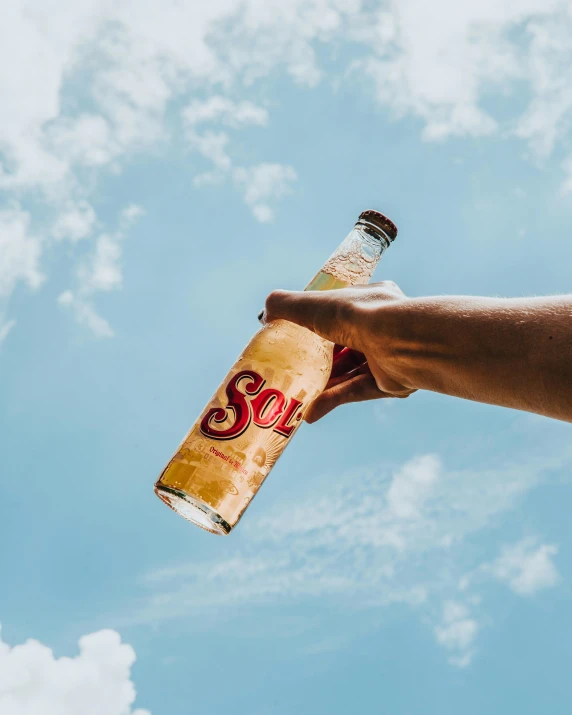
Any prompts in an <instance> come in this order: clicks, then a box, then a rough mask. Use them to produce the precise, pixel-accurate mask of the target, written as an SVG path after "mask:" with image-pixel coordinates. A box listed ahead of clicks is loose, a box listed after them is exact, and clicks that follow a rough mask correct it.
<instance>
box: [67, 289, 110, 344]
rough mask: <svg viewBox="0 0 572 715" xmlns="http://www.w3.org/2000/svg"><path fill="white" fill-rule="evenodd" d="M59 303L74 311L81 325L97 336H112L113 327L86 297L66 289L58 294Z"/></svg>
mask: <svg viewBox="0 0 572 715" xmlns="http://www.w3.org/2000/svg"><path fill="white" fill-rule="evenodd" d="M58 303H59V305H61V306H63V307H64V308H67V309H68V310H71V311H72V314H73V316H74V318H75V320H76V322H78V323H79V324H80V325H85V326H86V327H87V328H88V329H89V330H91V332H92V333H93V334H94V335H95V337H96V338H112V337H113V335H114V332H113V329H112V327H111V326H110V325H109V323H108V322H107V320H105V318H102V317H101V315H99V314H98V313H97V311H96V310H95V308H94V307H93V305H92V304H91V303H90V302H89V301H87V300H85V299H84V298H81V297H77V296H75V295H74V294H73V293H72V292H71V290H66V291H64V292H63V293H61V294H60V295H59V296H58Z"/></svg>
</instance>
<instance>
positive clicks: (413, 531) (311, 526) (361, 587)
mask: <svg viewBox="0 0 572 715" xmlns="http://www.w3.org/2000/svg"><path fill="white" fill-rule="evenodd" d="M562 459H564V457H563V458H562ZM555 464H556V461H555V462H549V461H548V460H545V461H544V462H537V463H535V462H534V460H532V459H530V460H529V461H528V462H527V463H522V464H512V465H505V466H502V467H499V468H497V469H493V470H491V469H484V468H483V469H480V470H448V469H446V468H445V466H444V465H443V464H442V462H441V460H440V459H439V458H438V457H437V456H435V455H423V456H420V457H417V458H415V459H412V460H410V461H409V462H407V463H405V464H404V465H401V466H391V465H381V466H379V467H376V468H369V469H365V468H364V469H356V470H353V471H351V472H350V473H347V474H345V475H342V476H339V475H336V476H335V477H332V476H331V475H330V478H328V479H327V480H324V481H323V483H320V484H315V485H314V488H313V489H312V490H311V491H310V492H309V493H307V494H305V495H303V496H300V497H299V498H298V499H297V500H296V501H295V502H294V503H290V504H286V505H283V506H281V507H280V508H279V509H276V510H275V511H274V512H272V513H270V514H267V515H265V516H264V517H262V518H260V519H258V520H257V521H256V522H254V523H245V524H244V525H241V527H240V528H241V529H242V530H243V533H244V539H243V547H242V548H240V549H239V550H238V551H236V550H235V553H234V555H233V556H232V557H231V558H227V559H220V560H219V561H216V562H214V563H212V562H211V563H208V564H206V563H201V562H196V561H194V562H192V563H186V564H185V563H183V564H174V565H171V566H168V567H164V568H159V569H155V570H152V571H150V572H148V573H147V574H145V576H144V579H143V583H144V585H145V588H146V589H148V590H149V595H148V597H146V598H144V599H143V601H142V602H141V603H140V604H139V605H138V607H137V608H135V609H134V610H133V611H132V612H131V615H130V616H129V618H128V621H129V622H137V623H156V622H158V621H161V620H163V619H169V618H183V617H189V615H190V614H191V615H192V616H193V615H194V616H198V614H201V613H206V612H209V611H210V610H211V609H213V608H218V607H221V606H223V605H224V606H226V607H231V606H232V607H237V608H249V607H251V606H253V605H262V604H275V603H284V602H292V601H298V602H299V601H307V600H312V599H315V598H320V599H324V598H327V599H331V600H333V601H334V602H337V603H338V604H341V605H343V607H344V609H348V610H349V611H351V610H355V609H362V608H381V607H387V606H390V605H391V604H399V603H401V604H407V605H409V606H410V607H412V608H414V609H416V610H419V612H420V615H421V616H422V618H423V620H425V621H428V622H429V624H430V625H431V627H432V628H433V630H434V633H435V637H436V640H437V642H438V644H440V645H441V646H443V647H444V648H445V649H446V650H447V651H448V652H449V659H450V661H451V663H452V664H453V665H456V666H457V667H465V666H467V665H468V664H469V663H470V661H471V659H472V657H473V655H474V652H475V640H476V637H477V634H478V632H479V630H480V629H481V620H480V616H479V614H478V613H476V612H474V611H475V603H476V602H477V601H478V594H477V593H476V592H475V591H474V588H472V584H471V582H470V579H465V581H464V582H463V581H462V576H463V574H466V573H468V572H470V571H472V570H478V571H479V572H480V573H481V574H483V578H485V579H486V578H488V579H489V580H490V579H491V578H499V577H500V576H499V574H503V578H506V579H510V581H509V582H510V583H511V584H515V585H516V588H517V589H518V588H520V589H521V591H522V588H525V589H526V588H532V583H534V584H535V586H534V587H535V588H539V586H540V584H541V583H544V584H547V583H548V581H549V580H550V569H549V567H547V562H546V559H547V557H549V556H550V555H551V554H552V552H551V551H550V550H548V552H546V551H544V550H540V551H539V550H538V549H537V550H536V551H534V550H532V551H531V550H530V548H529V547H528V545H527V546H526V548H524V550H519V551H517V552H514V551H508V552H506V553H504V552H503V555H502V556H501V558H500V560H499V561H497V562H495V566H494V569H492V570H490V571H488V572H486V570H485V569H484V567H482V566H481V563H480V562H479V561H478V562H476V563H471V556H470V555H469V554H468V553H467V551H466V550H465V548H464V542H465V541H466V539H467V538H469V537H471V538H474V537H475V535H477V534H479V533H483V534H484V533H486V531H487V529H489V528H491V527H494V526H495V525H496V524H497V523H498V522H499V520H500V519H502V518H503V516H504V515H505V514H506V512H508V511H509V510H511V509H512V508H514V507H515V505H517V504H518V503H519V502H520V500H521V499H522V498H523V496H524V495H525V494H526V493H527V492H528V491H529V490H531V489H532V488H533V487H534V486H535V485H536V484H537V483H538V482H539V481H540V479H541V478H542V475H543V474H544V473H545V471H546V470H547V469H549V468H551V467H552V466H554V465H555ZM515 554H516V555H515ZM517 557H518V558H517ZM472 558H474V557H472ZM519 559H520V560H519ZM485 572H486V575H485ZM533 572H534V573H535V574H536V580H535V578H534V577H533V576H532V573H533ZM505 574H507V575H506V576H505ZM539 574H541V575H539ZM479 587H482V581H481V582H480V583H479ZM441 604H444V605H441ZM439 611H441V613H440V614H439ZM340 635H344V634H343V633H342V634H340Z"/></svg>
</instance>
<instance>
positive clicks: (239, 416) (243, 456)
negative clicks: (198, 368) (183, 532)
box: [155, 211, 397, 534]
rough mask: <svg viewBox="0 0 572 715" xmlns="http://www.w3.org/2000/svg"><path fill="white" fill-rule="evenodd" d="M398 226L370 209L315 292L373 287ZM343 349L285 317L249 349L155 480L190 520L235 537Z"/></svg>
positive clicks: (310, 287)
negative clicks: (233, 532)
mask: <svg viewBox="0 0 572 715" xmlns="http://www.w3.org/2000/svg"><path fill="white" fill-rule="evenodd" d="M396 235H397V228H396V227H395V225H394V224H393V222H392V221H390V220H389V219H388V218H387V217H386V216H384V215H383V214H381V213H378V212H377V211H364V212H363V213H362V214H361V215H360V217H359V219H358V221H357V223H356V224H355V226H354V228H353V229H352V231H351V232H350V233H349V235H348V236H347V237H346V238H345V239H344V241H342V243H341V244H340V245H339V246H338V248H337V249H336V251H335V252H334V253H333V255H332V256H331V257H330V258H329V259H328V260H327V261H326V263H325V264H324V266H323V267H322V269H321V270H320V271H319V272H318V273H317V274H316V276H315V277H314V278H313V279H312V280H311V281H310V283H309V284H308V285H307V286H306V289H305V290H335V289H337V288H345V287H348V286H353V285H362V284H365V283H368V282H369V279H370V278H371V276H372V274H373V271H374V269H375V267H376V265H377V263H378V261H379V259H380V257H381V254H382V253H383V251H384V250H385V249H386V248H387V247H388V246H389V244H390V243H391V242H392V241H393V240H394V238H395V236H396ZM333 351H334V345H333V343H331V342H330V341H328V340H325V339H323V338H320V337H319V336H318V335H315V334H314V333H313V332H311V331H310V330H308V329H306V328H303V327H300V326H298V325H295V324H294V323H290V322H288V321H285V320H274V321H271V322H269V323H267V324H265V325H264V326H263V327H262V328H261V329H260V330H259V331H258V332H257V333H256V334H255V335H254V337H253V338H252V340H251V341H250V342H249V343H248V345H247V346H246V348H245V349H244V351H243V352H242V353H241V355H240V356H239V357H238V359H237V361H236V362H235V363H234V365H233V366H232V368H231V370H230V372H229V373H228V375H227V376H226V377H225V379H224V380H223V382H222V383H221V385H220V387H219V388H218V390H217V391H216V393H215V394H214V396H213V398H212V399H211V401H210V402H209V403H208V405H207V406H206V407H205V409H204V411H203V412H202V414H201V415H200V417H199V418H198V419H197V421H196V422H195V424H194V425H193V427H192V428H191V430H190V432H189V433H188V434H187V436H186V437H185V438H184V439H183V441H182V443H181V444H180V446H179V448H178V450H177V451H176V453H175V455H174V456H173V457H172V459H171V461H170V462H169V463H168V464H167V466H166V467H165V469H164V470H163V473H162V474H161V476H160V477H159V479H158V481H157V482H156V484H155V493H156V494H157V496H158V497H159V498H160V499H162V500H163V501H164V502H165V503H166V504H168V505H169V506H170V507H171V508H172V509H173V510H174V511H176V512H177V513H179V514H180V515H181V516H183V517H184V518H185V519H188V521H191V522H192V523H194V524H196V525H197V526H200V527H202V528H203V529H206V530H207V531H210V532H211V533H213V534H229V533H230V531H231V530H232V529H233V528H234V526H236V524H237V522H238V520H239V519H240V517H241V516H242V514H243V513H244V511H245V509H246V508H247V506H248V505H249V504H250V502H251V501H252V498H253V497H254V495H255V494H256V493H257V492H258V490H259V489H260V486H261V484H262V482H263V481H264V480H265V479H266V477H267V476H268V473H269V472H270V470H271V469H272V467H273V466H274V464H275V463H276V460H277V459H278V457H279V456H280V455H281V454H282V452H283V451H284V449H285V447H286V445H287V444H288V443H289V442H290V441H291V440H292V437H293V435H294V433H295V432H296V430H297V429H298V428H299V426H300V424H301V423H302V420H303V417H304V413H305V412H306V410H307V409H308V407H309V406H310V404H311V403H312V401H313V400H314V399H315V398H316V397H317V396H318V395H319V394H320V393H321V392H322V390H323V389H324V387H325V386H326V383H327V382H328V378H329V376H330V371H331V368H332V359H333Z"/></svg>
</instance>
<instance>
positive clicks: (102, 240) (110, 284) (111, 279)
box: [78, 234, 123, 294]
mask: <svg viewBox="0 0 572 715" xmlns="http://www.w3.org/2000/svg"><path fill="white" fill-rule="evenodd" d="M120 259H121V245H120V243H119V241H118V240H117V238H116V237H115V236H110V235H108V234H102V235H101V236H99V238H98V239H97V241H96V244H95V250H94V251H93V254H92V255H91V256H89V258H88V260H86V261H85V263H84V264H82V265H80V267H79V269H78V278H79V281H80V286H81V290H82V292H83V293H85V294H90V293H93V292H94V291H110V290H114V289H115V288H119V287H121V283H122V280H123V275H122V271H121V266H120V263H119V261H120Z"/></svg>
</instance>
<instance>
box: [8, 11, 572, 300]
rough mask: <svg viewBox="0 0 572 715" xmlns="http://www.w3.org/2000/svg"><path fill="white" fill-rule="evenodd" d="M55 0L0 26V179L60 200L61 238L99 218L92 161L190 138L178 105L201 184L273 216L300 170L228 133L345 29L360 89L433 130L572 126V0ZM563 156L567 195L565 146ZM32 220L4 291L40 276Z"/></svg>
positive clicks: (553, 142) (569, 173) (546, 149)
mask: <svg viewBox="0 0 572 715" xmlns="http://www.w3.org/2000/svg"><path fill="white" fill-rule="evenodd" d="M59 10H61V11H59V12H52V11H51V5H50V3H24V2H23V1H18V0H10V1H9V2H7V3H4V4H3V17H2V24H1V26H0V96H1V97H2V101H3V106H7V107H10V111H9V112H3V113H2V114H1V116H0V188H1V189H3V190H4V191H6V192H8V193H10V192H13V194H12V198H17V199H18V201H20V203H21V205H22V206H24V207H26V203H25V201H26V198H27V197H28V196H33V197H34V200H35V201H37V199H38V197H42V196H44V198H45V200H46V206H47V207H49V209H50V210H51V211H56V212H58V213H59V216H58V217H56V218H55V221H54V222H52V223H53V224H54V236H55V237H56V238H66V239H69V240H71V241H79V240H80V238H84V237H87V236H89V235H90V231H92V230H93V228H94V221H95V219H94V217H92V215H91V214H90V212H89V210H88V209H87V208H86V206H87V205H89V204H87V203H82V202H89V200H90V196H91V193H92V192H93V189H94V187H95V186H96V185H97V181H96V180H95V179H96V178H97V176H98V175H99V172H101V171H102V170H105V169H106V170H113V171H115V172H120V171H121V167H122V165H123V163H124V162H125V161H126V160H127V159H129V158H130V157H131V156H133V155H134V154H136V153H140V152H149V151H152V152H154V153H155V154H156V155H157V154H158V153H160V152H161V151H162V149H164V148H165V147H166V146H167V144H169V143H170V142H173V141H178V140H179V139H180V137H179V136H178V132H179V131H180V128H179V127H177V126H174V123H173V122H172V121H171V118H170V116H169V111H170V109H171V108H172V107H175V106H178V105H179V104H181V105H183V106H185V107H186V109H185V110H184V111H183V124H184V125H185V127H186V131H187V132H188V138H189V141H190V144H191V146H192V147H193V148H194V150H195V151H196V152H197V153H198V154H202V155H203V156H204V157H206V158H207V159H208V161H210V162H212V164H213V167H214V171H212V170H207V171H206V172H204V171H203V170H202V169H200V168H198V169H197V170H198V171H199V172H200V171H202V172H203V173H202V174H200V175H199V176H197V177H196V179H195V182H194V184H195V186H200V185H203V186H204V185H206V184H210V185H212V186H214V185H216V184H219V183H221V182H223V181H224V180H225V179H228V178H229V177H231V178H233V179H234V182H235V185H236V186H237V188H238V190H240V191H241V192H243V195H244V199H245V201H246V202H247V204H248V206H249V207H250V208H251V210H252V212H253V215H254V217H255V218H256V219H257V220H258V221H261V222H263V223H264V222H269V221H271V220H272V219H273V214H274V210H275V202H276V201H277V200H278V199H280V198H281V197H282V196H283V195H285V194H286V193H287V192H288V190H290V189H291V187H292V184H293V182H294V181H295V178H296V175H295V170H294V169H293V168H292V167H290V166H288V165H287V164H285V163H284V164H278V163H271V162H269V161H268V160H266V158H264V157H263V158H262V161H261V160H260V159H256V160H255V161H258V162H259V163H258V164H257V165H255V166H248V163H249V162H248V160H246V161H245V160H244V159H242V158H241V159H240V161H238V160H237V159H235V155H240V156H243V155H244V154H245V153H247V151H246V150H245V148H244V147H241V150H240V151H239V152H235V151H234V149H233V147H234V145H235V143H236V141H237V138H236V133H237V131H238V130H240V129H241V128H244V127H246V126H257V127H263V126H266V125H267V124H268V123H269V121H270V119H271V117H270V114H269V111H268V109H267V108H266V107H265V106H264V105H265V99H264V98H263V99H262V100H260V99H258V97H259V96H260V92H259V91H258V87H256V92H255V91H254V86H255V83H256V82H257V80H259V79H261V78H264V77H268V76H269V75H270V74H271V73H273V72H276V71H282V72H286V73H287V74H288V75H290V77H292V78H293V80H294V81H295V82H297V83H301V84H304V85H306V86H308V87H312V86H314V85H315V84H316V83H317V82H319V81H320V79H321V78H322V77H323V76H324V75H325V74H326V73H327V72H330V71H331V70H332V67H335V69H334V70H333V72H335V73H339V74H340V76H344V68H343V67H342V68H338V66H334V65H330V64H329V61H328V59H327V57H328V55H329V54H330V53H322V56H323V57H324V59H323V60H322V61H321V62H318V59H317V54H316V48H317V47H321V46H323V45H324V44H325V43H332V46H335V47H339V46H340V45H343V44H347V43H351V50H352V56H353V57H354V62H353V63H350V66H352V67H353V68H354V69H355V70H356V71H359V72H360V73H361V78H362V82H363V83H364V84H365V91H366V92H367V93H368V94H371V93H372V85H373V88H374V92H375V96H376V98H377V100H378V101H379V103H380V104H382V105H384V106H385V107H388V108H390V109H391V110H392V111H394V112H395V113H396V114H397V115H399V116H403V115H413V116H416V117H418V118H420V119H421V121H422V124H423V129H422V131H423V135H424V136H425V138H427V139H433V140H435V139H444V138H446V137H448V136H451V135H459V136H461V135H471V136H486V135H489V134H492V133H497V134H501V135H511V134H512V135H516V136H518V137H520V138H521V139H522V140H523V141H524V142H526V144H527V145H528V146H529V147H530V148H531V150H532V152H533V153H534V154H535V155H536V156H537V157H540V158H542V157H546V156H548V155H550V154H551V152H553V151H554V150H555V149H556V148H557V147H561V148H564V149H566V148H567V142H569V139H570V132H571V129H572V122H571V118H572V91H571V89H570V86H569V84H570V83H569V82H568V81H567V68H568V67H569V66H570V64H571V62H572V45H571V43H570V42H569V37H570V35H571V34H572V11H571V9H570V4H569V2H566V1H565V0H508V1H507V2H503V3H498V2H496V0H481V1H480V2H476V1H474V2H468V3H454V2H451V0H435V2H433V3H432V4H431V5H430V6H429V5H427V3H425V2H424V1H423V0H399V1H398V0H383V1H380V2H376V3H366V2H365V1H364V2H362V1H361V0H290V2H287V3H284V2H280V0H245V2H239V0H212V2H209V3H181V2H176V1H175V0H167V1H166V2H159V0H151V1H150V2H147V3H145V4H144V5H143V6H142V5H141V4H140V3H136V2H135V0H126V1H125V2H122V3H114V2H111V0H78V1H77V2H69V1H68V0H66V1H65V2H64V5H63V10H62V8H59ZM348 46H349V44H348ZM13 67H18V68H19V70H18V73H14V72H13V69H12V68H13ZM330 76H331V75H330ZM332 79H334V80H335V79H336V77H332ZM351 79H352V81H353V80H354V79H355V74H354V75H352V77H351ZM260 86H262V85H260ZM215 88H216V89H215ZM523 88H526V90H527V92H528V94H527V97H526V107H525V109H524V111H523V110H522V109H521V107H522V103H520V102H519V103H515V105H516V104H518V107H515V110H514V114H513V115H512V116H510V117H509V118H508V119H507V118H505V117H504V116H497V115H496V114H495V109H494V104H493V103H492V102H491V101H490V97H491V96H492V95H494V93H495V92H496V93H501V94H502V95H505V96H506V95H509V94H510V93H511V92H513V91H517V90H518V91H519V92H520V93H522V90H523ZM251 96H256V97H257V103H255V102H253V101H251V99H249V97H251ZM503 111H504V110H503ZM223 129H224V131H223ZM563 171H564V175H565V177H566V178H565V180H564V183H563V186H562V190H563V193H567V192H569V191H570V190H571V188H570V187H571V186H572V183H571V182H572V179H571V178H570V177H572V170H570V160H569V159H568V160H566V161H565V162H564V164H563ZM70 207H72V208H70ZM74 207H75V208H74ZM82 207H83V208H82ZM19 211H21V212H22V214H23V215H24V216H25V215H26V211H25V208H24V209H19ZM18 221H20V222H21V218H20V219H18ZM102 230H104V232H105V231H106V232H107V233H110V231H109V230H108V229H106V228H105V227H103V229H102ZM27 231H28V232H27V233H26V236H27V238H26V239H25V240H24V239H18V240H17V241H15V242H16V243H18V251H17V253H18V257H17V258H16V257H15V256H14V255H10V264H11V265H10V267H7V265H8V264H3V265H2V266H0V291H4V293H3V294H4V295H7V294H9V292H11V291H12V290H13V289H14V287H15V286H16V285H17V283H18V282H19V281H24V282H27V283H28V284H29V285H37V284H38V283H39V281H40V280H41V275H42V271H41V267H40V258H41V253H42V251H41V244H40V242H39V241H38V240H37V239H34V238H33V237H31V235H30V234H29V228H28V227H27ZM40 233H41V234H43V233H46V234H47V233H48V231H47V230H46V231H41V232H40ZM12 243H14V241H13V242H12ZM52 250H57V249H56V248H53V249H52ZM59 250H61V248H60V249H59ZM7 276H9V277H7Z"/></svg>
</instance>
